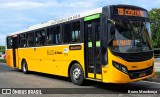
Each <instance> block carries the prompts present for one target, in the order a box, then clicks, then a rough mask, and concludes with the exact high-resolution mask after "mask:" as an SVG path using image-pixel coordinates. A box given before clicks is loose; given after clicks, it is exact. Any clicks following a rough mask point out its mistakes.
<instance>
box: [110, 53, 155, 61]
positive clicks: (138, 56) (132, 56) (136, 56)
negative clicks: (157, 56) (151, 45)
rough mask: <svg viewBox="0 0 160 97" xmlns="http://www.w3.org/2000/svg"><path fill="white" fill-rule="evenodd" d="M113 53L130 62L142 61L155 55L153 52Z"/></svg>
mask: <svg viewBox="0 0 160 97" xmlns="http://www.w3.org/2000/svg"><path fill="white" fill-rule="evenodd" d="M113 54H114V55H116V56H118V57H120V58H122V59H123V60H125V61H128V62H141V61H146V60H149V59H151V58H152V57H153V52H140V53H125V54H122V53H113Z"/></svg>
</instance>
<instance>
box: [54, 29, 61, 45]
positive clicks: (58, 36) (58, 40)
mask: <svg viewBox="0 0 160 97" xmlns="http://www.w3.org/2000/svg"><path fill="white" fill-rule="evenodd" d="M60 37H61V36H60V26H57V27H56V28H55V34H54V40H55V44H59V43H60V42H61V41H60V39H61V38H60Z"/></svg>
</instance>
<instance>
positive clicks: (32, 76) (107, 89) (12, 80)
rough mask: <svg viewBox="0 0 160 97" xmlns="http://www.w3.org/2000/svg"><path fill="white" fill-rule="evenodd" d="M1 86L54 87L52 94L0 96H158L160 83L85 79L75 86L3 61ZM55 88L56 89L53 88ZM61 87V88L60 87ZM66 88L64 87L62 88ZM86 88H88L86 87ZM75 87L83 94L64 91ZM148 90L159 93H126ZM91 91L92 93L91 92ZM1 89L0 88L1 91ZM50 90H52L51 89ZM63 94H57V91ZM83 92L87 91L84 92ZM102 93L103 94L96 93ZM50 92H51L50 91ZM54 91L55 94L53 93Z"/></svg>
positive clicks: (2, 95) (63, 79) (0, 76)
mask: <svg viewBox="0 0 160 97" xmlns="http://www.w3.org/2000/svg"><path fill="white" fill-rule="evenodd" d="M2 88H23V89H24V88H27V89H30V88H31V89H32V88H43V89H44V88H50V89H51V88H52V89H54V92H53V94H45V95H22V94H12V95H7V94H5V95H4V94H1V95H0V97H23V96H26V97H28V96H31V97H39V96H40V97H41V96H45V97H55V96H57V97H75V96H77V97H115V96H118V97H128V96H129V97H135V96H136V95H137V96H138V97H146V96H149V97H150V96H153V97H158V96H160V95H159V94H160V91H157V90H160V83H156V82H148V81H138V82H133V83H129V84H105V83H100V82H94V81H86V84H85V85H84V86H77V85H74V84H72V83H71V82H68V80H67V78H64V77H58V76H55V75H48V74H42V73H35V72H31V73H29V74H23V73H22V72H21V71H20V70H16V69H12V68H10V67H9V66H7V65H6V64H4V63H0V89H2ZM55 88H57V90H56V89H55ZM60 88H63V89H60ZM64 88H66V89H64ZM87 88H88V89H87ZM73 89H75V90H76V89H77V91H79V92H82V93H84V94H81V93H78V94H74V92H73V93H71V94H65V93H66V92H65V91H68V90H73ZM146 89H147V90H150V91H153V89H154V91H157V92H158V93H159V94H156V95H154V94H128V92H127V91H128V90H130V91H132V92H134V93H136V91H139V90H144V91H145V90H146ZM88 90H90V91H91V92H92V91H93V94H92V93H91V92H89V91H88ZM1 91H2V90H0V92H1ZM51 91H52V90H51ZM61 92H62V93H63V94H58V93H61ZM85 92H87V93H89V94H86V93H85ZM96 92H97V93H101V92H102V93H103V94H96ZM50 93H51V92H50ZM54 93H55V94H54Z"/></svg>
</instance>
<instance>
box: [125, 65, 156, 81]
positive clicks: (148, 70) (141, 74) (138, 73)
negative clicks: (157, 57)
mask: <svg viewBox="0 0 160 97" xmlns="http://www.w3.org/2000/svg"><path fill="white" fill-rule="evenodd" d="M152 72H153V66H151V67H149V68H146V69H142V70H130V71H128V73H129V77H130V79H135V78H141V77H144V76H147V75H150V74H152Z"/></svg>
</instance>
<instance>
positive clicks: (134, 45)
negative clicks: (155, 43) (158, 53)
mask: <svg viewBox="0 0 160 97" xmlns="http://www.w3.org/2000/svg"><path fill="white" fill-rule="evenodd" d="M112 22H113V25H112V26H114V27H111V31H114V32H111V33H114V34H113V38H112V41H111V42H110V47H111V50H112V51H114V52H118V53H137V52H147V51H150V50H152V45H151V30H150V23H149V21H147V20H128V19H113V20H112ZM113 29H114V30H113Z"/></svg>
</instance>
